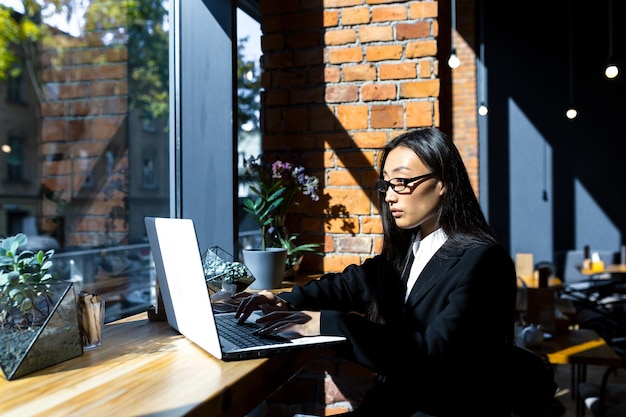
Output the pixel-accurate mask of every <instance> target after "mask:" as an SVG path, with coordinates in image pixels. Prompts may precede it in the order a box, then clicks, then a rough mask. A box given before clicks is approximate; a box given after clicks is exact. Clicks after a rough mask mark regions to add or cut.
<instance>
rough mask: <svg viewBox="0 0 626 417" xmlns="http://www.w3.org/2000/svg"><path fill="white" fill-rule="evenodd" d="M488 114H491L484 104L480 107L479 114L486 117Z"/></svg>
mask: <svg viewBox="0 0 626 417" xmlns="http://www.w3.org/2000/svg"><path fill="white" fill-rule="evenodd" d="M487 113H489V108H487V106H485V105H484V104H481V105H480V107H478V114H480V115H481V116H486V115H487Z"/></svg>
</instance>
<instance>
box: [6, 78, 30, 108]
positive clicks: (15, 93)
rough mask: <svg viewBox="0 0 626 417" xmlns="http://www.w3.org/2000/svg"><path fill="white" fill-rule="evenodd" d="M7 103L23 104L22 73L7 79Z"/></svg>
mask: <svg viewBox="0 0 626 417" xmlns="http://www.w3.org/2000/svg"><path fill="white" fill-rule="evenodd" d="M7 101H8V102H10V103H24V102H25V101H26V99H25V95H24V72H23V71H22V70H20V72H19V74H18V75H13V76H9V77H8V79H7Z"/></svg>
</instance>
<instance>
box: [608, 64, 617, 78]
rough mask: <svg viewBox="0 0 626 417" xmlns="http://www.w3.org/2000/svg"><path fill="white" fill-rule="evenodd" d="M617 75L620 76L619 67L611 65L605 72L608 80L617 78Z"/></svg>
mask: <svg viewBox="0 0 626 417" xmlns="http://www.w3.org/2000/svg"><path fill="white" fill-rule="evenodd" d="M617 74H619V69H618V68H617V65H613V64H609V65H608V66H607V67H606V69H605V70H604V75H606V78H609V79H611V78H615V77H617Z"/></svg>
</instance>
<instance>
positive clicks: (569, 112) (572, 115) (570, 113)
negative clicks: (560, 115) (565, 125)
mask: <svg viewBox="0 0 626 417" xmlns="http://www.w3.org/2000/svg"><path fill="white" fill-rule="evenodd" d="M565 116H567V118H568V119H570V120H572V119H575V118H576V116H578V111H577V110H576V109H575V108H573V107H570V108H569V109H567V111H566V112H565Z"/></svg>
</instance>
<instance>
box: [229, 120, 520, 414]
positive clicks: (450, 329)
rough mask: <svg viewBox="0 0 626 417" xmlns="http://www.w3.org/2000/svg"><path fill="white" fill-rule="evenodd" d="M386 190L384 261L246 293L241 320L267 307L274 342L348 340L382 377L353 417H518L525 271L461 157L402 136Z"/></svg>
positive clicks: (421, 132)
mask: <svg viewBox="0 0 626 417" xmlns="http://www.w3.org/2000/svg"><path fill="white" fill-rule="evenodd" d="M376 188H377V190H378V192H379V197H380V198H379V200H380V213H381V216H382V221H383V230H384V241H383V248H382V253H381V254H380V255H377V256H374V257H373V258H371V259H368V260H366V261H365V262H364V263H363V264H361V265H359V266H357V265H350V266H348V267H347V268H346V269H345V270H344V271H343V272H342V273H329V274H325V275H324V276H322V277H321V278H320V279H319V280H314V281H312V282H309V283H308V284H306V285H304V286H302V287H298V286H296V287H295V288H293V290H292V291H291V292H285V293H281V294H279V295H278V296H276V295H274V294H272V293H270V292H259V293H258V294H254V295H250V294H238V295H236V296H235V297H236V298H241V303H240V305H239V308H238V310H237V313H236V315H237V317H239V318H240V320H243V319H245V318H247V317H248V316H249V315H250V313H251V312H252V310H254V309H256V308H260V309H261V310H262V311H263V312H264V313H267V314H266V315H265V316H264V317H263V318H261V319H259V322H260V323H263V324H264V327H263V329H262V330H261V331H260V332H259V333H260V334H264V335H283V336H290V335H292V334H299V335H304V336H312V335H320V334H321V335H341V336H345V337H346V338H347V340H348V344H347V346H345V347H346V349H345V350H346V352H345V353H346V355H348V356H349V357H350V358H351V359H353V360H355V361H357V362H358V363H360V364H362V365H364V366H366V367H368V368H369V369H371V370H373V371H374V372H376V373H377V374H378V375H379V378H378V380H379V382H378V383H377V385H376V386H375V388H374V389H373V390H372V391H370V392H368V393H367V395H366V396H365V399H364V401H363V403H362V404H361V405H360V406H359V407H358V408H357V409H356V410H355V411H354V412H352V413H350V415H354V416H377V415H386V414H388V413H389V411H390V410H393V415H394V416H460V415H481V416H486V415H493V416H503V415H507V413H506V411H507V409H506V405H504V404H502V402H503V401H501V399H502V398H504V395H505V392H504V387H505V386H506V384H504V383H503V378H504V376H505V375H504V374H503V372H502V370H503V369H505V368H506V366H505V365H504V363H505V359H506V358H507V357H508V356H507V352H508V351H509V349H510V346H512V344H513V322H514V312H515V294H516V274H515V267H514V264H513V261H512V259H511V257H510V255H509V254H508V253H507V252H506V250H505V249H504V248H503V247H502V246H501V245H500V244H498V243H497V241H496V239H495V237H494V235H493V233H492V231H491V229H490V227H489V226H488V224H487V222H486V220H485V217H484V215H483V213H482V211H481V209H480V206H479V204H478V201H477V199H476V196H475V194H474V191H473V189H472V186H471V183H470V181H469V178H468V175H467V171H466V169H465V166H464V164H463V161H462V159H461V156H460V154H459V152H458V150H457V148H456V147H455V146H454V144H453V142H452V141H451V140H450V139H449V138H448V137H447V136H446V135H445V134H443V133H442V132H440V131H439V130H437V129H434V128H422V129H417V130H414V131H412V132H408V133H405V134H403V135H400V136H398V137H396V138H395V139H394V140H392V141H391V142H390V143H389V144H387V146H385V147H384V148H383V149H382V153H381V156H380V178H379V179H378V180H377V181H376ZM244 297H245V298H244ZM483 381H488V383H487V384H485V383H484V382H483ZM508 415H510V413H509V414H508Z"/></svg>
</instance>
